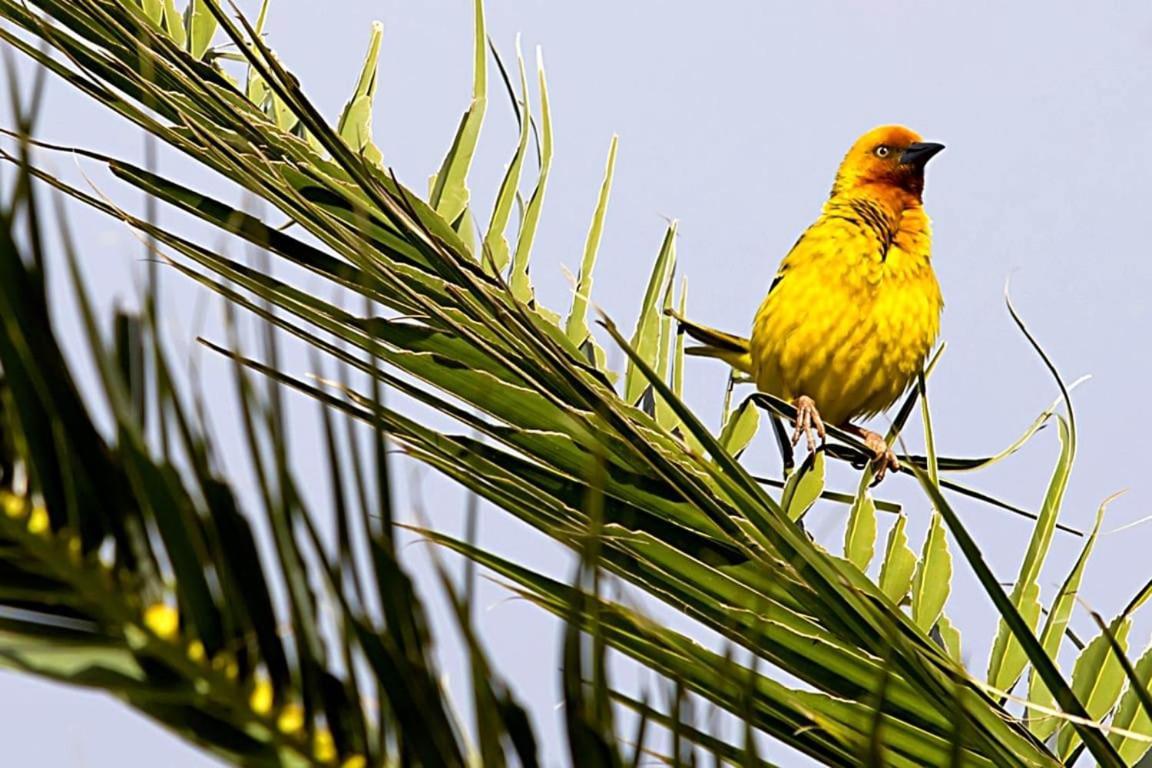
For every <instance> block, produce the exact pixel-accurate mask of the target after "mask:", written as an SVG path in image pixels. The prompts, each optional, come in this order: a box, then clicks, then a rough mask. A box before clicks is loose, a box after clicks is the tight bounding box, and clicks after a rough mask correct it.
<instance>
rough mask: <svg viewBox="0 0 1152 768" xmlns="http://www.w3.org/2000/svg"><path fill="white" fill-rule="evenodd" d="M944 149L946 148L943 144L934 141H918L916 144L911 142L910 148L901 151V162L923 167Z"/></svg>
mask: <svg viewBox="0 0 1152 768" xmlns="http://www.w3.org/2000/svg"><path fill="white" fill-rule="evenodd" d="M942 149H944V145H943V144H937V143H936V142H934V141H918V142H916V143H915V144H909V145H908V148H907V149H905V150H904V151H903V152H902V153H900V163H901V164H902V165H914V166H917V167H920V168H923V167H924V165H925V164H926V163H927V162H928V161H929V160H931V159H932V158H933V156H935V154H936V153H937V152H939V151H940V150H942Z"/></svg>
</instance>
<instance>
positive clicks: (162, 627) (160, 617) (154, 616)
mask: <svg viewBox="0 0 1152 768" xmlns="http://www.w3.org/2000/svg"><path fill="white" fill-rule="evenodd" d="M33 514H35V512H33ZM144 626H146V627H148V629H149V630H151V631H152V634H154V635H156V636H157V637H159V638H160V639H161V640H173V639H175V638H176V637H177V636H178V635H179V634H180V614H179V612H178V611H177V610H176V609H175V608H173V607H172V606H170V605H168V604H167V603H152V605H150V606H148V607H147V608H146V609H145V610H144Z"/></svg>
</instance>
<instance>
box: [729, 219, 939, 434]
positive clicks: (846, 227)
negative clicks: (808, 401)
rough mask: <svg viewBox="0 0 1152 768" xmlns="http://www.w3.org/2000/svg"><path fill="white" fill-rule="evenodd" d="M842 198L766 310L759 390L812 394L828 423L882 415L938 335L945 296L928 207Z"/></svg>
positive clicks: (760, 334)
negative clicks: (933, 257)
mask: <svg viewBox="0 0 1152 768" xmlns="http://www.w3.org/2000/svg"><path fill="white" fill-rule="evenodd" d="M890 214H891V212H890V211H888V210H886V209H885V208H884V207H883V206H868V205H864V206H861V204H860V201H859V200H837V199H836V198H833V200H831V201H829V203H828V204H827V205H826V206H825V210H824V214H823V215H822V216H821V217H820V219H819V220H817V222H816V223H815V224H813V225H812V227H810V228H809V229H808V231H807V232H806V233H805V234H804V236H803V237H802V238H801V239H800V241H799V242H797V244H796V245H795V246H794V247H793V249H792V251H791V252H790V253H789V254H788V256H787V257H786V258H785V259H784V261H783V262H782V264H781V266H780V270H779V272H778V273H777V278H776V282H775V283H774V285H773V287H772V289H771V290H770V291H769V293H768V296H767V297H766V298H765V300H764V303H763V304H762V305H761V306H760V310H759V311H758V312H757V314H756V320H755V323H754V326H753V329H752V338H751V352H752V359H753V365H754V368H755V370H754V375H755V378H756V383H757V385H758V386H759V388H760V389H761V390H763V391H765V392H769V393H772V394H774V395H777V396H779V397H782V398H784V399H786V400H792V399H794V398H796V397H798V396H800V395H807V396H809V397H811V398H812V399H814V400H815V401H816V406H817V408H818V409H819V410H820V413H821V415H822V416H823V418H824V420H825V421H826V422H828V423H830V424H843V423H844V422H846V421H849V420H851V419H855V418H860V417H869V416H873V415H875V414H877V413H879V412H880V411H883V410H884V409H885V408H887V407H888V406H890V405H892V403H893V402H895V401H896V400H897V399H898V398H899V397H900V395H901V393H902V392H904V390H905V389H907V387H908V385H909V384H910V383H911V382H912V381H913V379H914V378H915V376H916V374H917V372H918V371H919V370H920V368H921V366H922V365H923V363H924V359H925V357H926V356H927V354H928V352H929V351H930V350H931V348H932V345H933V344H934V343H935V341H936V337H937V334H938V333H939V330H940V312H941V309H942V308H943V300H942V297H941V295H940V287H939V285H938V283H937V282H936V276H935V274H934V273H933V272H932V265H931V262H930V258H929V256H930V246H931V233H930V226H929V222H928V217H927V215H926V214H925V213H924V210H923V208H922V207H920V206H919V205H914V206H912V207H909V208H907V209H905V210H902V211H898V212H896V214H895V215H890Z"/></svg>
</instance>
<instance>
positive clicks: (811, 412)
mask: <svg viewBox="0 0 1152 768" xmlns="http://www.w3.org/2000/svg"><path fill="white" fill-rule="evenodd" d="M792 406H793V407H794V408H795V409H796V431H795V432H793V433H792V447H793V448H795V447H796V445H797V443H799V442H800V435H804V437H805V439H806V440H807V442H808V451H809V452H810V453H815V452H816V449H817V448H818V447H819V446H820V445H823V444H824V438H825V432H824V421H823V420H822V419H821V418H820V411H818V410H816V401H815V400H813V399H812V398H810V397H808V396H807V395H801V396H800V397H798V398H796V399H795V400H793V401H792ZM817 436H819V437H820V442H819V443H817V442H816V437H817Z"/></svg>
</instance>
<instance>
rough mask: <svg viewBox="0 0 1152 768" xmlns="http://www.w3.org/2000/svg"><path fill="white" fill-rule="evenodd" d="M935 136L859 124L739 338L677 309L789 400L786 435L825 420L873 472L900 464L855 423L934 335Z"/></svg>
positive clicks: (920, 358)
mask: <svg viewBox="0 0 1152 768" xmlns="http://www.w3.org/2000/svg"><path fill="white" fill-rule="evenodd" d="M943 148H944V145H943V144H935V143H931V142H925V141H922V140H921V138H920V136H919V135H918V134H916V133H915V132H914V131H911V130H909V129H907V128H905V127H903V126H899V125H887V126H882V127H880V128H875V129H873V130H871V131H869V132H868V133H866V134H864V135H863V136H861V137H860V138H859V139H858V140H857V141H856V143H855V144H853V145H852V148H851V149H850V150H848V154H847V155H846V156H845V157H844V161H843V162H842V163H841V164H840V170H839V171H838V172H837V174H836V181H835V183H834V184H833V185H832V194H831V196H830V197H829V198H828V201H827V202H826V203H824V210H823V211H822V212H821V214H820V218H818V219H817V220H816V221H815V223H813V224H812V226H810V227H808V229H807V230H805V232H804V234H803V235H801V236H800V239H799V240H797V241H796V244H795V245H794V246H792V250H791V251H789V252H788V255H787V256H785V257H784V260H783V261H782V262H781V263H780V267H779V269H777V271H776V276H775V278H774V279H773V281H772V285H771V287H770V288H769V289H768V295H767V296H766V297H765V299H764V302H763V303H762V304H761V305H760V309H759V311H757V313H756V319H755V321H754V323H753V326H752V337H751V338H750V339H744V338H741V337H739V336H733V335H730V334H726V333H723V332H720V331H716V330H713V329H711V328H706V327H704V326H700V325H696V324H694V323H691V322H688V321H686V320H684V319H683V318H680V322H681V327H682V328H683V329H684V330H685V331H687V332H688V334H689V335H690V336H692V337H693V338H694V339H696V340H697V341H700V342H703V344H704V346H699V347H693V348H692V349H690V350H688V351H689V352H690V353H691V354H696V355H703V356H706V357H717V358H720V359H722V360H724V361H726V362H727V363H728V364H729V365H731V366H733V367H734V368H736V369H738V370H740V371H743V372H744V373H747V374H749V375H750V376H751V377H752V378H753V379H754V380H755V381H756V385H757V387H758V388H759V389H760V390H762V391H764V392H768V393H770V394H773V395H776V396H777V397H780V398H782V399H784V400H789V401H791V402H792V404H793V405H794V406H795V408H796V431H795V433H794V434H793V436H792V444H793V445H796V443H797V442H799V440H800V436H801V435H805V436H806V437H807V442H808V448H809V450H815V449H816V445H817V444H816V436H817V435H818V436H819V438H820V440H821V442H822V441H823V440H824V436H825V432H824V424H825V423H829V424H835V425H837V426H839V427H840V428H842V429H844V430H846V431H848V432H851V433H852V434H855V435H856V436H858V437H860V438H861V439H862V440H863V441H864V443H865V444H866V445H867V446H868V448H869V449H870V450H871V451H872V452H873V454H874V461H875V466H876V473H877V479H880V478H883V476H884V473H885V472H886V471H887V470H888V469H893V470H899V468H900V465H899V462H897V460H896V456H895V454H893V453H892V451H891V450H890V449H889V448H888V446H887V444H886V443H885V441H884V438H883V437H881V436H880V435H878V434H876V433H875V432H871V431H869V430H867V429H864V428H862V427H860V426H857V425H855V424H853V423H852V421H853V420H856V419H862V418H863V419H866V418H870V417H872V416H875V415H876V414H878V413H880V412H881V411H883V410H885V409H886V408H888V407H889V406H890V405H892V404H893V403H894V402H895V401H896V400H897V399H898V398H899V397H900V395H901V394H902V393H903V392H904V391H905V390H906V389H907V388H908V385H909V384H911V383H912V381H913V379H914V378H915V377H916V374H917V373H918V372H919V371H920V369H921V366H922V365H923V364H924V360H925V358H926V356H927V355H928V352H929V351H930V350H931V348H932V346H933V344H934V343H935V341H936V336H937V333H938V332H939V330H940V312H941V310H942V309H943V306H944V302H943V299H942V297H941V295H940V286H939V284H938V283H937V282H936V275H935V274H934V273H933V272H932V261H931V258H930V250H931V239H932V238H931V230H930V225H929V221H928V215H927V214H926V213H925V212H924V206H923V204H922V202H921V195H922V193H923V191H924V166H925V164H926V163H927V162H928V161H929V160H930V159H931V158H932V157H933V156H934V155H935V154H936V153H937V152H939V151H940V150H942V149H943Z"/></svg>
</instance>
